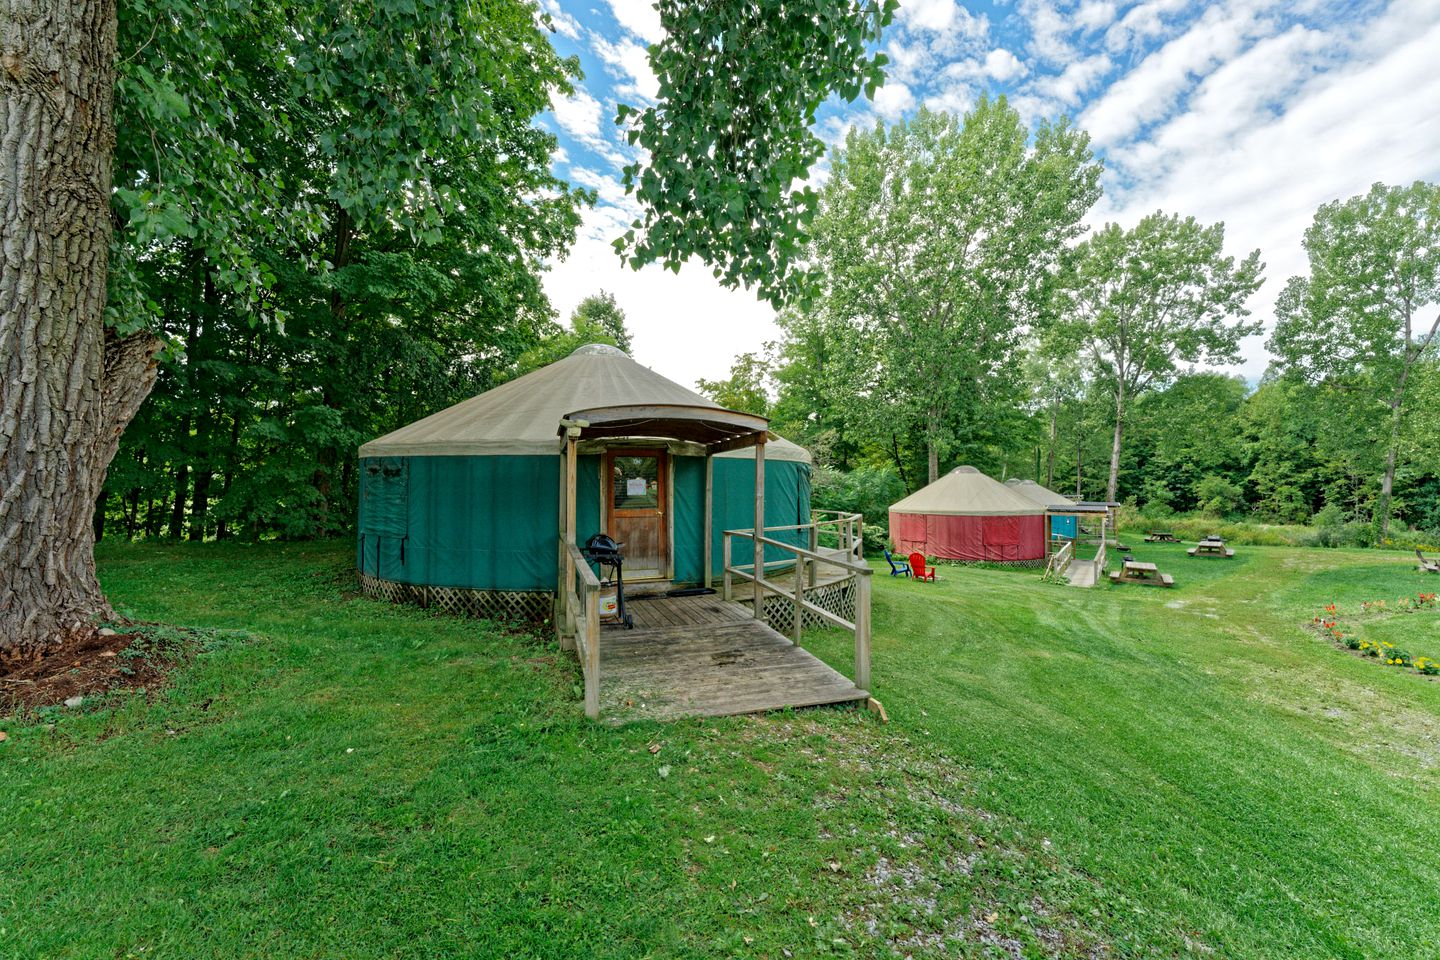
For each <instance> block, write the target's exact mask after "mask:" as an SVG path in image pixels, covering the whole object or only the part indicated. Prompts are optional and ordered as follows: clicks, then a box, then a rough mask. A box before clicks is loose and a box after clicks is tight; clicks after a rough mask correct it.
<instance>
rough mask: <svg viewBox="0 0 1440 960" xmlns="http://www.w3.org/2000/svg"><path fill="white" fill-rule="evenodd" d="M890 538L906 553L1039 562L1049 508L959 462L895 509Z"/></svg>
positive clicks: (952, 558)
mask: <svg viewBox="0 0 1440 960" xmlns="http://www.w3.org/2000/svg"><path fill="white" fill-rule="evenodd" d="M890 538H891V539H892V540H894V541H895V548H896V550H897V551H898V552H900V553H902V554H908V553H913V552H919V553H923V554H925V555H926V556H929V557H938V558H940V559H942V560H970V561H975V560H985V561H989V562H991V563H1033V562H1035V561H1043V560H1044V559H1045V508H1044V507H1043V506H1041V505H1040V504H1038V503H1036V502H1034V501H1033V500H1030V499H1029V498H1027V497H1024V496H1022V495H1021V494H1019V493H1017V492H1016V491H1015V490H1013V489H1011V488H1010V487H1007V486H1005V484H1003V483H999V482H997V481H995V480H992V479H990V478H989V477H987V476H985V474H983V473H981V472H980V471H979V470H976V469H975V468H974V467H956V468H955V469H954V470H952V471H950V472H949V473H947V474H945V476H943V477H941V478H940V479H939V480H936V481H935V482H934V483H932V484H930V485H929V486H928V487H923V488H921V489H919V490H916V491H915V492H914V493H912V494H910V496H908V497H906V498H905V499H904V500H901V501H900V502H899V503H896V504H895V505H893V506H892V507H891V508H890Z"/></svg>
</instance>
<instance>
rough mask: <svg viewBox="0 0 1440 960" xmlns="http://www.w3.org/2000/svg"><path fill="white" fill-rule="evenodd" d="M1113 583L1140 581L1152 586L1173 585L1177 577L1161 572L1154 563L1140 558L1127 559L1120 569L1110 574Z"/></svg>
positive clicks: (1139, 582)
mask: <svg viewBox="0 0 1440 960" xmlns="http://www.w3.org/2000/svg"><path fill="white" fill-rule="evenodd" d="M1110 582H1111V583H1138V584H1142V585H1144V586H1151V587H1173V586H1174V585H1175V578H1174V577H1172V576H1170V574H1168V573H1161V572H1160V570H1159V568H1157V567H1156V566H1155V564H1153V563H1145V562H1143V561H1140V560H1126V561H1125V562H1124V563H1122V564H1121V565H1120V569H1119V570H1116V571H1115V572H1114V573H1112V574H1110Z"/></svg>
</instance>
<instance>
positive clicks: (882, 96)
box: [875, 83, 915, 123]
mask: <svg viewBox="0 0 1440 960" xmlns="http://www.w3.org/2000/svg"><path fill="white" fill-rule="evenodd" d="M914 105H915V94H913V93H912V92H911V91H910V88H909V87H907V86H906V85H905V84H903V83H887V84H885V86H883V87H881V88H880V89H879V90H876V91H875V112H876V113H878V114H880V116H882V117H884V118H885V119H886V120H889V121H891V122H892V123H893V122H894V121H896V120H898V119H900V115H901V114H903V113H904V112H905V111H906V110H909V109H910V108H911V107H913V106H914Z"/></svg>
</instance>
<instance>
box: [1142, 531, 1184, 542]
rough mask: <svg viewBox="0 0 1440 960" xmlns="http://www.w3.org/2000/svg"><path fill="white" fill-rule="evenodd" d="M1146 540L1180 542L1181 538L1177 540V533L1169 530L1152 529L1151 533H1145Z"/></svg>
mask: <svg viewBox="0 0 1440 960" xmlns="http://www.w3.org/2000/svg"><path fill="white" fill-rule="evenodd" d="M1145 542H1146V543H1179V542H1180V541H1179V540H1176V539H1175V534H1173V533H1171V532H1170V531H1169V530H1151V531H1150V532H1149V533H1147V534H1145Z"/></svg>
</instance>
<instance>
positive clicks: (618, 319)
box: [570, 290, 631, 353]
mask: <svg viewBox="0 0 1440 960" xmlns="http://www.w3.org/2000/svg"><path fill="white" fill-rule="evenodd" d="M570 325H571V327H573V328H574V329H575V330H576V331H577V332H579V331H581V330H589V329H595V330H603V331H604V332H605V333H606V334H607V335H608V336H610V337H612V338H613V339H614V341H615V346H617V347H619V348H620V349H621V350H624V351H625V352H626V353H629V352H630V347H631V343H630V330H629V329H628V328H627V327H626V326H625V311H624V310H621V309H620V305H619V304H617V303H616V302H615V294H613V293H606V292H605V291H604V290H601V291H600V292H599V293H592V294H590V296H588V297H586V298H585V299H584V300H581V301H580V302H579V303H578V304H577V305H576V306H575V313H574V315H573V316H572V317H571V318H570Z"/></svg>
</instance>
